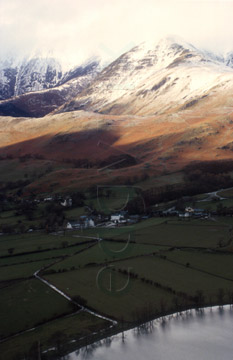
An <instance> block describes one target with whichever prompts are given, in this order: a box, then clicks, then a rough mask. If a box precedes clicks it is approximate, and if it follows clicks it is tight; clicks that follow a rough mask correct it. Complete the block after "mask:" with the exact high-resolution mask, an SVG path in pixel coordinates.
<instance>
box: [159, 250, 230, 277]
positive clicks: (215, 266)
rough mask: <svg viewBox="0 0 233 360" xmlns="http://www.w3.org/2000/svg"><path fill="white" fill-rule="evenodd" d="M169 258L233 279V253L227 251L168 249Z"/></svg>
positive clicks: (166, 253)
mask: <svg viewBox="0 0 233 360" xmlns="http://www.w3.org/2000/svg"><path fill="white" fill-rule="evenodd" d="M163 254H164V255H166V257H167V259H169V260H172V261H175V262H176V263H178V264H182V265H186V264H189V267H192V268H194V269H199V270H202V271H205V272H208V273H210V274H213V275H217V276H222V277H224V278H227V279H231V280H232V281H233V255H232V254H230V253H229V254H225V253H209V252H208V253H207V252H200V251H184V250H179V251H172V252H171V251H166V252H163Z"/></svg>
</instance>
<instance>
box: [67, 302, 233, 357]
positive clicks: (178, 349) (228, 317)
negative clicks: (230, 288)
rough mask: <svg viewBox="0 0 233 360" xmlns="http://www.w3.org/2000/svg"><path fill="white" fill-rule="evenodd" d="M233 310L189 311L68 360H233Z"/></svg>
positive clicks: (77, 353)
mask: <svg viewBox="0 0 233 360" xmlns="http://www.w3.org/2000/svg"><path fill="white" fill-rule="evenodd" d="M232 358H233V309H232V308H231V307H230V306H225V307H223V308H219V307H213V308H206V309H202V310H199V311H196V310H190V311H189V312H183V313H181V314H174V315H171V316H167V317H165V318H163V319H161V318H160V319H157V320H154V321H153V322H150V323H146V324H144V325H143V326H140V327H138V328H134V329H132V330H128V331H126V332H124V333H123V334H122V333H120V334H117V335H115V336H112V337H110V338H107V339H104V340H102V341H99V342H96V343H94V344H92V345H89V346H87V347H85V348H81V349H80V350H78V351H76V352H74V353H72V354H70V356H69V360H84V359H89V360H143V359H146V360H170V359H172V360H197V359H198V360H232Z"/></svg>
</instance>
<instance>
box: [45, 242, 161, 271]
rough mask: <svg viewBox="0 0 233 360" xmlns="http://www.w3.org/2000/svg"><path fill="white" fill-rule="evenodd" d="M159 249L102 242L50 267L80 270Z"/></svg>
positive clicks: (158, 249) (148, 246) (151, 246)
mask: <svg viewBox="0 0 233 360" xmlns="http://www.w3.org/2000/svg"><path fill="white" fill-rule="evenodd" d="M161 249H164V248H161V247H158V246H153V245H141V244H132V243H131V244H130V243H129V244H127V243H125V242H123V243H120V242H110V241H102V242H100V243H99V244H98V245H95V246H94V247H92V248H91V249H89V250H88V251H84V252H82V253H80V254H77V255H75V256H72V257H69V258H67V259H66V260H64V261H62V262H60V263H58V264H55V265H54V266H52V267H51V269H53V270H56V271H59V270H62V269H70V268H72V267H75V268H80V267H84V266H88V265H91V264H102V263H106V262H110V261H116V260H117V259H124V258H127V257H135V256H138V255H142V254H151V253H153V252H159V251H160V250H161Z"/></svg>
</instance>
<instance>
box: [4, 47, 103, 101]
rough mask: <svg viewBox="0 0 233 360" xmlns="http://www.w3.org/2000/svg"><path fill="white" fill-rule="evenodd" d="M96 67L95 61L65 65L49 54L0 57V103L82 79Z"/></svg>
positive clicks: (96, 60) (97, 61)
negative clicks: (0, 101) (81, 77)
mask: <svg viewBox="0 0 233 360" xmlns="http://www.w3.org/2000/svg"><path fill="white" fill-rule="evenodd" d="M93 64H95V71H97V66H98V65H99V59H92V60H91V61H90V60H89V61H88V62H87V63H84V64H83V65H81V66H80V64H76V65H74V64H69V63H68V64H66V63H64V62H63V61H61V60H59V59H58V58H56V57H54V56H53V54H40V53H38V52H35V53H33V54H31V55H30V56H27V57H23V58H22V57H17V56H16V55H10V56H9V55H8V56H6V57H5V58H1V57H0V100H4V99H9V98H11V97H13V96H19V95H22V94H25V93H29V92H33V91H41V90H45V89H50V88H53V87H55V86H59V85H61V84H64V83H65V82H67V81H69V80H71V79H73V78H77V77H79V76H85V75H87V74H89V73H90V72H91V71H92V70H93Z"/></svg>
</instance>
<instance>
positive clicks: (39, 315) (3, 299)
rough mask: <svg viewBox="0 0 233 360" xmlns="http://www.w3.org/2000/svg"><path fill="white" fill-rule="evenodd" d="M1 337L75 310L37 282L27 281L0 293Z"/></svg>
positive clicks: (64, 300) (63, 299)
mask: <svg viewBox="0 0 233 360" xmlns="http://www.w3.org/2000/svg"><path fill="white" fill-rule="evenodd" d="M0 295H1V296H0V309H1V310H0V324H1V338H3V337H7V336H9V335H11V334H15V333H17V332H18V331H23V330H26V329H30V328H32V327H34V326H35V325H36V324H40V323H43V322H45V321H48V320H50V319H52V318H55V317H57V316H58V315H61V314H67V313H70V312H71V311H72V308H71V306H70V303H69V302H68V301H67V300H66V299H65V298H63V297H61V296H60V295H59V294H57V293H56V292H55V291H53V290H51V289H49V288H48V287H47V286H46V285H44V284H43V283H41V282H40V281H38V280H26V281H23V282H19V283H17V284H14V285H11V286H9V287H7V288H4V289H1V291H0Z"/></svg>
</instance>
